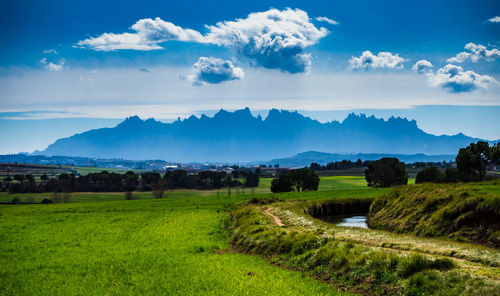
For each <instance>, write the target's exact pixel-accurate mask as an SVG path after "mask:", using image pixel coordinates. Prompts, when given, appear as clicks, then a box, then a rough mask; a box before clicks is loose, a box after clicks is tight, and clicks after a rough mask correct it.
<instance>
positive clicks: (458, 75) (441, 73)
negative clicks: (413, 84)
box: [428, 64, 497, 93]
mask: <svg viewBox="0 0 500 296" xmlns="http://www.w3.org/2000/svg"><path fill="white" fill-rule="evenodd" d="M428 75H429V82H430V84H431V85H434V86H440V87H442V88H444V89H446V90H448V91H449V92H452V93H462V92H471V91H473V90H476V89H485V88H487V87H489V86H490V85H493V84H496V83H497V82H496V80H495V79H494V78H493V77H490V76H488V75H480V74H477V73H475V72H473V71H464V69H463V68H462V67H460V66H456V65H452V64H448V65H446V66H444V67H443V68H441V69H439V70H437V71H436V73H429V74H428Z"/></svg>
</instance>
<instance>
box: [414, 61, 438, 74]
mask: <svg viewBox="0 0 500 296" xmlns="http://www.w3.org/2000/svg"><path fill="white" fill-rule="evenodd" d="M432 67H434V66H433V65H432V63H431V62H429V61H428V60H420V61H418V62H416V63H415V65H413V67H411V69H412V70H413V71H417V72H418V73H425V72H428V71H431V69H432Z"/></svg>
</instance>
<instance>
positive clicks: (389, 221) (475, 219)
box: [369, 180, 500, 248]
mask: <svg viewBox="0 0 500 296" xmlns="http://www.w3.org/2000/svg"><path fill="white" fill-rule="evenodd" d="M369 225H370V227H371V228H375V229H385V230H390V231H394V232H398V233H413V234H416V235H418V236H448V237H451V238H454V239H457V240H461V241H472V242H479V243H482V244H486V245H489V246H492V247H497V248H498V247H500V181H496V180H495V181H490V182H485V183H481V184H480V185H471V184H463V183H458V184H439V185H438V184H419V185H413V186H406V187H400V188H397V189H395V190H393V191H391V192H390V193H389V194H386V195H384V196H381V197H379V198H377V199H376V200H375V202H374V203H373V204H372V206H371V209H370V217H369Z"/></svg>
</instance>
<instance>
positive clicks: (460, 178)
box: [365, 141, 500, 187]
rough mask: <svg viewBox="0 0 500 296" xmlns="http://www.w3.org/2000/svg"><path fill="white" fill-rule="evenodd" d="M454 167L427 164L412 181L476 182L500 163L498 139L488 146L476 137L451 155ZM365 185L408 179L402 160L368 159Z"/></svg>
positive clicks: (378, 184)
mask: <svg viewBox="0 0 500 296" xmlns="http://www.w3.org/2000/svg"><path fill="white" fill-rule="evenodd" d="M455 162H456V168H454V167H447V168H446V169H445V170H444V171H443V170H441V169H440V168H439V167H437V166H430V167H427V168H424V169H423V170H421V171H420V172H418V174H417V176H416V179H415V183H423V182H433V183H444V182H448V183H452V182H477V181H482V180H485V179H486V178H487V176H486V168H487V167H488V166H495V165H499V164H500V143H497V144H495V145H493V146H491V147H490V146H489V144H488V143H487V142H483V141H479V142H477V143H471V144H470V145H469V146H467V147H464V148H461V149H460V150H459V151H458V154H457V157H456V158H455ZM365 178H366V181H367V182H368V186H373V187H389V186H394V185H405V184H407V183H408V174H407V173H406V169H405V164H404V163H403V162H400V161H399V160H398V159H397V158H390V157H387V158H382V159H379V160H377V161H375V162H373V163H370V164H369V165H368V167H367V169H366V170H365Z"/></svg>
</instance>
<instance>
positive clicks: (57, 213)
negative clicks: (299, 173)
mask: <svg viewBox="0 0 500 296" xmlns="http://www.w3.org/2000/svg"><path fill="white" fill-rule="evenodd" d="M266 182H267V184H269V183H270V180H267V179H264V180H263V182H262V183H261V186H260V187H259V188H256V190H255V194H254V195H252V194H251V190H250V189H248V188H247V189H245V194H243V192H242V190H240V194H236V190H235V189H232V194H231V195H230V196H228V195H227V189H224V190H220V191H219V193H217V191H216V190H212V191H201V190H176V191H173V192H170V193H169V195H168V196H167V197H166V198H164V199H162V200H155V199H152V195H151V193H149V192H144V193H134V194H136V195H139V197H140V199H139V200H132V201H127V200H124V194H123V193H73V194H72V195H71V203H68V204H49V205H44V204H34V205H0V294H1V295H158V294H165V295H340V294H342V293H341V292H338V291H337V290H336V289H335V288H333V287H332V286H330V285H328V284H325V283H321V282H319V281H316V280H314V279H312V278H310V277H307V276H306V275H304V274H303V273H301V272H298V271H290V270H286V269H282V268H280V267H277V266H274V265H271V264H269V263H268V262H267V261H266V260H265V259H263V258H261V257H258V256H254V255H245V254H239V253H236V252H234V251H232V250H231V248H230V247H229V245H228V236H227V233H226V232H225V225H226V224H227V223H228V219H227V213H228V212H229V211H230V210H232V209H234V208H236V206H237V205H238V204H241V203H244V202H247V201H248V200H250V199H251V198H252V197H270V196H277V197H279V198H282V199H297V198H304V199H312V198H327V197H329V198H331V197H334V196H335V195H338V194H341V195H344V194H348V191H349V188H351V190H353V191H354V192H357V193H355V194H358V195H361V194H364V195H367V196H368V195H378V194H379V193H380V192H381V191H379V190H376V189H372V188H368V187H367V186H361V185H360V184H361V183H360V182H358V183H356V182H355V181H353V180H351V179H349V178H346V179H345V181H344V180H343V178H337V179H335V178H328V179H325V180H322V182H324V184H330V185H328V186H329V187H328V186H327V187H325V190H322V191H318V192H315V193H314V192H310V193H309V192H306V193H284V194H277V195H273V194H271V193H269V191H268V189H267V188H265V185H264V184H266ZM332 184H337V186H338V188H335V186H334V185H332ZM322 186H324V185H322ZM257 192H259V193H257ZM266 192H267V193H266ZM315 194H316V195H317V196H315ZM50 195H51V194H21V195H16V194H6V193H2V194H1V195H0V200H2V201H3V202H5V201H10V200H11V199H12V198H13V197H14V196H18V197H21V199H25V198H27V197H28V196H31V197H34V198H35V199H36V200H41V199H42V198H50Z"/></svg>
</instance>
